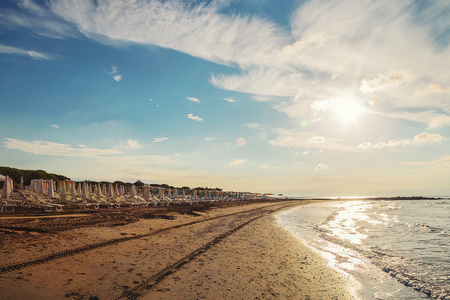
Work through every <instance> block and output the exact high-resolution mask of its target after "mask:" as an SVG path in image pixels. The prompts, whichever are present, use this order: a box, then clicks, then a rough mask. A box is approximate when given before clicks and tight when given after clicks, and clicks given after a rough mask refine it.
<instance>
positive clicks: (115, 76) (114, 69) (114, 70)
mask: <svg viewBox="0 0 450 300" xmlns="http://www.w3.org/2000/svg"><path fill="white" fill-rule="evenodd" d="M118 71H119V69H118V68H117V67H116V66H112V67H111V71H110V72H106V73H108V74H109V75H112V76H113V79H114V80H115V81H117V82H119V81H121V80H122V75H119V74H117V72H118Z"/></svg>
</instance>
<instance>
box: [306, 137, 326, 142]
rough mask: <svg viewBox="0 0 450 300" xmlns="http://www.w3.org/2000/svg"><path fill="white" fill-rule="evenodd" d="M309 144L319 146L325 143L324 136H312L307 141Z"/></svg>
mask: <svg viewBox="0 0 450 300" xmlns="http://www.w3.org/2000/svg"><path fill="white" fill-rule="evenodd" d="M306 143H307V144H318V143H325V138H324V137H323V136H312V137H310V138H309V139H308V140H307V141H306Z"/></svg>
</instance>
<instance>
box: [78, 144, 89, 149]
mask: <svg viewBox="0 0 450 300" xmlns="http://www.w3.org/2000/svg"><path fill="white" fill-rule="evenodd" d="M78 147H80V148H86V147H87V146H86V145H83V144H80V145H78Z"/></svg>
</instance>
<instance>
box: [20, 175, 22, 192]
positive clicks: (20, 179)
mask: <svg viewBox="0 0 450 300" xmlns="http://www.w3.org/2000/svg"><path fill="white" fill-rule="evenodd" d="M20 189H21V190H23V176H21V177H20Z"/></svg>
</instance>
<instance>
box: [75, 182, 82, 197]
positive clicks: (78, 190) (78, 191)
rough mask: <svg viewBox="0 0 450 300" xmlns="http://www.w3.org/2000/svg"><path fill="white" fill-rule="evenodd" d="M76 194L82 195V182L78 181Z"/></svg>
mask: <svg viewBox="0 0 450 300" xmlns="http://www.w3.org/2000/svg"><path fill="white" fill-rule="evenodd" d="M76 195H77V196H81V182H79V183H78V189H77V192H76Z"/></svg>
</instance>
